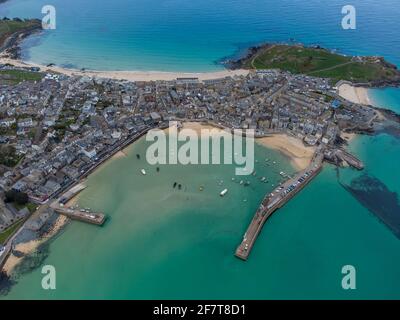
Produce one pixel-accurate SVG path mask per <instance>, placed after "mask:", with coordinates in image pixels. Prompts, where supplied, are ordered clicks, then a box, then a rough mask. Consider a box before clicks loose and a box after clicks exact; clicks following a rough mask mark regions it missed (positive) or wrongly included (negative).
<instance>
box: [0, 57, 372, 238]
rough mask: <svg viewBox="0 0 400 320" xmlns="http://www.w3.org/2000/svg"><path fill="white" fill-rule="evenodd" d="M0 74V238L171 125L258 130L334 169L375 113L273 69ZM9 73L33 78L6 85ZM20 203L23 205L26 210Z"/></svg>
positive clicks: (319, 81)
mask: <svg viewBox="0 0 400 320" xmlns="http://www.w3.org/2000/svg"><path fill="white" fill-rule="evenodd" d="M0 72H1V75H2V79H3V81H2V84H0V88H1V94H0V114H1V119H0V127H1V133H2V134H1V136H0V139H1V140H0V143H1V145H0V148H1V149H0V150H1V166H0V188H1V190H2V193H1V200H0V205H1V206H2V208H3V210H2V213H1V216H0V232H4V231H5V230H8V229H9V228H10V227H12V226H15V225H16V224H17V223H18V222H21V221H25V220H26V219H27V218H28V217H29V216H30V215H31V214H32V212H35V209H36V207H40V206H42V207H41V208H43V207H45V208H46V210H42V211H43V213H42V214H41V215H36V216H35V219H36V220H35V221H36V223H35V224H34V225H35V228H36V230H38V229H40V227H41V226H43V225H45V223H46V219H48V218H49V217H52V216H53V215H54V214H57V213H54V210H53V209H54V205H52V206H51V203H52V202H53V201H54V200H55V199H58V198H59V197H60V196H61V195H62V194H64V193H65V192H66V191H68V190H69V189H71V188H72V187H74V186H76V185H77V184H78V183H79V182H80V181H81V180H82V179H84V178H85V177H87V175H88V174H90V173H91V172H92V171H93V170H95V169H96V168H97V167H98V166H99V165H100V164H101V163H103V162H104V161H105V160H107V159H109V158H110V157H111V156H112V155H114V154H115V153H116V152H118V151H120V150H122V149H123V148H125V147H126V146H127V145H129V144H130V143H132V142H133V141H135V140H136V139H138V138H139V137H141V136H142V135H144V134H145V133H146V132H148V131H149V130H150V129H153V128H167V127H168V125H169V122H170V121H181V122H185V121H197V122H202V123H207V124H211V125H214V126H217V127H220V128H224V129H227V130H232V129H254V130H255V135H256V138H259V137H268V136H273V135H275V134H285V135H287V136H291V137H294V138H296V139H298V140H300V141H302V142H303V144H304V145H307V146H313V147H317V146H318V150H320V151H319V152H320V153H321V154H325V155H326V159H328V160H330V161H331V162H333V163H336V164H339V165H340V164H342V163H344V162H346V159H345V157H343V156H341V154H340V152H338V151H337V150H339V149H340V150H342V149H343V144H344V143H345V140H344V139H342V133H345V132H358V133H362V132H365V133H370V132H371V131H373V126H374V122H375V120H377V119H378V114H377V112H376V110H375V109H373V108H372V107H369V106H362V105H359V104H354V103H351V102H349V101H347V100H345V99H343V98H342V97H340V96H339V95H338V94H337V88H336V87H335V86H332V84H331V82H330V81H329V79H324V78H316V77H310V76H303V75H293V74H291V73H289V72H284V71H279V70H257V71H254V72H249V73H248V74H247V75H246V76H244V75H240V76H233V77H224V78H216V79H210V80H199V79H198V78H194V77H190V78H177V79H176V80H172V81H150V82H144V81H137V82H130V81H126V80H114V79H106V78H96V77H90V76H84V75H78V76H68V75H64V74H60V73H54V72H46V71H45V72H41V71H40V70H38V69H36V68H34V67H15V66H11V65H8V64H4V65H1V66H0ZM15 73H20V74H21V75H23V74H25V73H27V74H29V75H32V74H34V75H35V76H37V77H38V78H37V79H39V80H34V81H21V82H18V83H13V82H10V81H7V75H11V74H15ZM342 151H343V152H345V151H344V150H342ZM347 162H348V163H350V164H351V161H347ZM21 195H23V196H24V197H26V199H25V200H24V201H23V202H22V205H21V202H20V201H18V200H20V199H17V198H18V197H19V198H21ZM24 197H22V198H24ZM14 204H16V205H14ZM56 211H57V210H56ZM58 212H59V213H62V212H60V210H58ZM29 225H31V224H28V226H29ZM26 227H27V225H26V224H25V228H26ZM31 228H32V226H31Z"/></svg>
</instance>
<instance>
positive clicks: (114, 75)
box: [0, 55, 250, 81]
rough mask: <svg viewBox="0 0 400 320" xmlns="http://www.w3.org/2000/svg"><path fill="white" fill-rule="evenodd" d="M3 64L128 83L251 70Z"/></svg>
mask: <svg viewBox="0 0 400 320" xmlns="http://www.w3.org/2000/svg"><path fill="white" fill-rule="evenodd" d="M0 63H1V64H11V65H14V66H16V67H25V68H30V67H36V68H40V70H41V71H42V72H46V71H49V72H56V73H61V74H65V75H67V76H87V77H97V78H107V79H114V80H128V81H156V80H161V81H170V80H176V79H177V78H198V79H199V80H201V81H202V80H212V79H219V78H225V77H234V76H247V75H248V74H249V72H250V71H249V70H244V69H238V70H222V71H215V72H193V73H188V72H160V71H92V70H77V69H67V68H62V67H58V66H43V65H40V64H36V63H32V62H24V61H22V60H17V59H11V58H8V57H5V56H4V55H3V56H0Z"/></svg>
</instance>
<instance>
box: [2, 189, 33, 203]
mask: <svg viewBox="0 0 400 320" xmlns="http://www.w3.org/2000/svg"><path fill="white" fill-rule="evenodd" d="M5 196H6V202H16V203H17V204H19V205H24V204H27V203H28V201H29V197H28V195H27V194H26V193H25V192H19V191H15V190H9V191H7V192H6V193H5Z"/></svg>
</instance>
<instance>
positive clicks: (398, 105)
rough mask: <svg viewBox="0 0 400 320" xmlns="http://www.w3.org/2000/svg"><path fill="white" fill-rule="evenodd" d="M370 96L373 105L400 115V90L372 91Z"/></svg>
mask: <svg viewBox="0 0 400 320" xmlns="http://www.w3.org/2000/svg"><path fill="white" fill-rule="evenodd" d="M368 96H369V98H370V100H371V103H372V104H373V105H375V106H377V107H380V108H385V109H390V110H393V111H395V112H397V113H400V88H385V89H370V90H368Z"/></svg>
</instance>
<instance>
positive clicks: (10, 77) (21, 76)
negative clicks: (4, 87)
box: [0, 70, 43, 84]
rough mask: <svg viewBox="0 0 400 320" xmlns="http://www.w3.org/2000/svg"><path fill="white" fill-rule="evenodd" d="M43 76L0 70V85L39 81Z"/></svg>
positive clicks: (19, 71)
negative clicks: (3, 83)
mask: <svg viewBox="0 0 400 320" xmlns="http://www.w3.org/2000/svg"><path fill="white" fill-rule="evenodd" d="M42 78H43V74H42V73H39V72H32V71H25V70H0V83H2V82H6V83H13V84H17V83H20V82H22V81H40V80H41V79H42Z"/></svg>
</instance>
